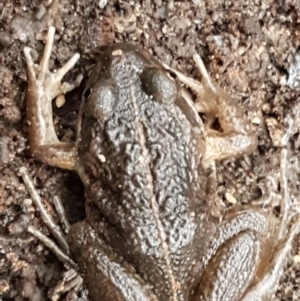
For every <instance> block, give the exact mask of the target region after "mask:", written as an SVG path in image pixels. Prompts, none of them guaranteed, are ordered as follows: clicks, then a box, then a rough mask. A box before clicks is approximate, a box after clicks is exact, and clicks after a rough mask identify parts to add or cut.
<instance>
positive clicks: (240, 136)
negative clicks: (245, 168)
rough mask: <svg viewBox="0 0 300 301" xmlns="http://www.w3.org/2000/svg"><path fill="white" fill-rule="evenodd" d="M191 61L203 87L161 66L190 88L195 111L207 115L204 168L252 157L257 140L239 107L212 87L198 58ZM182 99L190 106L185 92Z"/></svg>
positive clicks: (183, 91)
mask: <svg viewBox="0 0 300 301" xmlns="http://www.w3.org/2000/svg"><path fill="white" fill-rule="evenodd" d="M194 61H195V64H196V66H197V67H198V69H199V71H200V73H201V74H202V77H203V81H204V83H203V84H202V83H200V82H198V81H196V80H194V79H192V78H190V77H187V76H186V75H184V74H182V73H181V72H179V71H177V70H174V69H172V68H170V67H168V66H166V65H164V66H165V68H166V69H167V70H170V71H171V72H173V73H174V74H175V75H176V76H177V77H178V79H179V80H180V81H181V82H182V83H183V84H184V85H186V86H187V87H189V88H190V90H191V91H192V92H193V94H195V96H196V101H195V102H196V103H195V106H196V109H197V111H198V112H199V113H204V114H205V115H206V118H207V120H206V122H205V131H206V134H205V136H206V152H205V155H204V157H203V163H204V165H206V164H209V162H211V161H214V160H221V159H226V158H230V157H234V156H238V155H241V154H244V153H251V152H252V151H253V150H254V149H255V147H256V145H257V138H256V135H255V133H254V132H253V131H252V125H251V123H250V122H249V121H248V120H247V118H246V116H245V113H244V112H243V110H242V108H241V106H240V105H239V104H238V103H237V102H236V101H235V100H234V99H232V98H231V97H230V96H229V95H228V94H226V93H225V91H223V90H221V89H219V88H217V87H215V86H214V85H213V84H212V81H211V79H210V77H209V75H208V73H207V70H206V69H205V66H204V64H203V61H202V60H201V58H200V56H199V55H194ZM182 96H183V97H184V98H185V99H186V100H187V101H188V102H190V99H187V98H188V97H189V96H188V93H187V92H186V90H184V89H183V90H182ZM215 119H218V121H219V124H220V127H221V129H222V130H221V131H220V130H219V129H218V130H217V129H214V128H213V124H214V121H215Z"/></svg>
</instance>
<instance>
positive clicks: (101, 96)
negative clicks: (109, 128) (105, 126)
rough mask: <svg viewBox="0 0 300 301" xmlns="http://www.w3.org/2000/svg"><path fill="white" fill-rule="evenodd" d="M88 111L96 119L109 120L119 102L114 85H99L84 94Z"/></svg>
mask: <svg viewBox="0 0 300 301" xmlns="http://www.w3.org/2000/svg"><path fill="white" fill-rule="evenodd" d="M84 97H85V98H86V101H85V102H86V109H87V110H88V112H89V113H90V114H91V115H92V116H93V117H94V118H107V117H108V116H110V115H111V113H112V112H113V111H114V109H115V106H116V100H117V91H116V88H115V87H114V86H112V85H99V86H98V87H96V88H95V89H87V90H86V91H85V92H84Z"/></svg>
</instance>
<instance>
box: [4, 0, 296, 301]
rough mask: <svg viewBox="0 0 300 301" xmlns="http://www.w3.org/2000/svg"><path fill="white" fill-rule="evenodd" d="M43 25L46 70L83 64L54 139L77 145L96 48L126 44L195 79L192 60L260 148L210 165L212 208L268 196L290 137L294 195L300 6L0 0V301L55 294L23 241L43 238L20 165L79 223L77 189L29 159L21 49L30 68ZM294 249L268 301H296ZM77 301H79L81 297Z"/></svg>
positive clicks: (36, 247) (51, 277)
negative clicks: (240, 111)
mask: <svg viewBox="0 0 300 301" xmlns="http://www.w3.org/2000/svg"><path fill="white" fill-rule="evenodd" d="M49 25H54V26H55V28H56V36H55V39H56V41H55V46H54V50H53V54H52V59H51V62H50V68H51V69H52V70H53V68H58V67H59V66H61V65H62V64H63V63H64V62H65V61H66V60H67V59H68V58H70V57H71V56H72V54H74V53H75V52H79V53H80V54H81V59H80V61H79V63H77V65H76V66H75V68H73V69H72V70H71V71H70V72H69V73H68V75H67V76H66V80H67V81H75V80H76V78H77V76H78V75H83V77H84V80H83V83H82V84H81V85H80V87H79V88H77V89H75V90H74V91H72V92H71V93H69V94H68V95H67V97H66V103H65V105H64V106H62V107H61V108H57V107H56V106H55V104H54V120H55V125H56V127H57V132H58V135H59V138H60V139H61V140H63V141H70V140H72V139H74V137H75V130H76V116H77V113H78V108H79V103H80V99H81V93H82V91H83V87H84V82H85V79H86V78H87V76H88V72H89V70H90V69H91V67H92V66H93V62H94V58H95V57H96V56H97V51H96V50H97V47H101V46H103V45H107V44H111V43H119V42H130V43H134V44H137V45H140V46H141V47H143V48H145V49H147V50H148V51H150V52H151V53H153V55H154V56H156V57H157V58H158V59H159V60H160V61H162V62H164V63H166V64H169V65H171V66H172V67H174V68H176V69H179V70H181V71H182V72H183V73H185V74H188V75H190V76H193V77H195V78H196V77H198V78H199V74H198V72H197V71H196V69H195V65H194V63H193V60H192V56H193V54H194V53H199V54H200V56H201V57H202V58H203V60H204V62H205V65H206V66H207V69H208V72H209V74H210V75H211V77H212V78H213V80H214V81H215V82H216V83H218V85H219V86H220V87H222V88H223V89H225V90H226V91H227V92H229V93H230V94H231V95H232V96H234V97H235V98H236V99H237V100H238V101H239V103H240V104H241V105H242V106H243V108H244V110H245V114H247V115H248V118H249V119H250V120H251V121H252V124H253V127H254V128H255V130H256V132H257V135H258V141H259V143H258V144H259V145H258V148H257V150H256V151H255V152H254V153H253V154H251V155H249V156H244V157H242V158H238V159H232V160H226V161H223V162H220V163H218V166H217V176H218V195H219V197H220V200H221V203H222V204H221V205H224V206H235V205H237V204H243V205H244V204H248V203H251V202H254V201H255V200H257V199H259V198H260V197H261V196H264V195H266V194H267V193H268V187H267V186H268V182H267V180H266V179H267V176H269V175H272V173H276V172H277V173H278V169H279V166H278V165H279V164H278V162H279V150H280V147H281V146H284V145H285V144H286V143H284V142H283V138H284V134H285V133H286V132H287V131H288V130H290V136H291V139H290V142H289V143H288V148H289V156H290V160H293V167H294V168H293V170H291V171H289V172H290V173H293V181H292V183H290V189H291V195H293V196H294V198H295V199H296V198H297V197H298V196H299V187H300V183H299V175H300V168H299V167H300V165H299V147H300V139H299V133H298V132H299V129H298V126H297V124H299V122H298V119H299V121H300V106H299V104H298V97H299V92H298V91H299V85H300V54H299V53H298V52H299V46H300V45H299V44H300V1H298V0H285V1H280V0H253V1H251V0H245V1H238V0H236V1H230V0H228V1H227V0H222V1H220V0H214V1H210V0H202V1H200V0H193V1H192V0H190V1H173V0H169V1H163V0H154V1H150V0H145V1H121V0H119V1H117V0H98V1H92V0H74V1H70V0H60V1H58V0H54V2H52V1H51V0H48V1H47V0H45V1H39V0H32V1H30V0H18V1H7V0H0V300H16V301H22V300H34V301H40V300H45V299H46V298H51V296H52V299H53V300H54V297H53V290H54V289H55V287H56V285H57V283H58V282H59V281H60V280H62V279H63V273H64V272H66V269H65V267H64V266H63V265H62V264H61V263H60V262H59V261H58V260H57V258H56V256H55V255H53V254H52V252H50V251H49V250H48V249H47V248H46V247H45V246H44V245H43V244H42V243H40V242H39V241H38V240H37V239H36V238H35V237H33V236H32V235H31V234H29V233H28V232H27V228H28V226H29V225H34V226H35V227H37V228H39V229H40V230H41V231H42V232H43V233H45V234H46V235H50V234H49V231H48V229H47V228H46V227H45V225H44V224H43V223H42V221H41V219H40V215H39V213H38V212H37V209H36V208H35V207H34V205H33V203H32V200H31V199H30V196H29V193H28V191H27V189H26V187H25V185H24V183H23V181H22V178H21V176H20V173H19V169H20V167H22V166H26V167H27V169H28V170H29V173H30V175H31V176H32V178H33V180H34V185H35V187H36V188H37V191H38V193H39V194H40V196H41V197H42V200H43V202H44V203H45V204H46V208H47V210H48V211H49V212H50V213H51V214H53V217H54V218H55V219H56V220H57V217H56V215H55V213H54V209H53V205H52V199H53V196H55V195H57V196H59V197H60V198H61V200H62V202H63V204H64V206H65V208H66V212H67V216H68V218H69V220H70V222H71V223H74V222H75V221H78V220H81V219H83V218H84V191H83V186H82V184H81V182H80V180H79V178H78V177H77V175H75V174H74V173H72V172H68V171H64V170H59V169H56V168H51V167H49V166H46V165H44V164H41V163H40V162H37V161H36V160H34V159H33V158H32V156H31V155H30V153H29V151H28V142H27V125H26V123H25V118H24V112H25V110H24V101H25V93H26V88H27V82H26V69H25V60H24V55H23V48H24V47H25V46H30V47H32V48H33V49H34V50H35V51H34V52H33V56H34V59H38V58H40V56H41V53H42V50H43V48H44V42H45V37H46V33H47V28H48V27H49ZM291 123H292V125H291ZM235 203H237V204H235ZM275 207H276V206H275ZM299 248H300V244H299V237H297V239H296V241H295V242H294V248H293V251H292V253H291V255H290V257H289V258H288V261H287V265H286V268H285V270H284V273H283V275H282V277H281V282H280V287H279V289H278V291H277V293H276V295H275V296H274V300H284V301H287V300H291V301H292V300H300V288H299V283H300V263H299V259H298V256H296V255H297V254H300V249H299ZM64 298H67V297H65V296H61V299H60V300H65V299H64ZM77 298H78V300H88V296H87V292H86V290H84V289H82V290H81V291H80V292H79V294H78V296H77Z"/></svg>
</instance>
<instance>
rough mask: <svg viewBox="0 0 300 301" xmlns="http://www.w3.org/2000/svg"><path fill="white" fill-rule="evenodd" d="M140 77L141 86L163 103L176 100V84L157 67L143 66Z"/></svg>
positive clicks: (170, 102)
mask: <svg viewBox="0 0 300 301" xmlns="http://www.w3.org/2000/svg"><path fill="white" fill-rule="evenodd" d="M140 77H141V81H142V88H143V90H144V91H145V92H146V93H147V94H148V95H151V96H153V98H154V99H156V100H159V101H161V102H162V103H164V104H172V103H174V102H175V101H176V98H177V94H178V87H177V84H176V82H175V81H174V80H173V79H172V78H170V77H168V75H167V74H166V73H164V72H162V71H161V70H159V69H157V68H145V69H144V70H143V72H142V73H141V75H140Z"/></svg>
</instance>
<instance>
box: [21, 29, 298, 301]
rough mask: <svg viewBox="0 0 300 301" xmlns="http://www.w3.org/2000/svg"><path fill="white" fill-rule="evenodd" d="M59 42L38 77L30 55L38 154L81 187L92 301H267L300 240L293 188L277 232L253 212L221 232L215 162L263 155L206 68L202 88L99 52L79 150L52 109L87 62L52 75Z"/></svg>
mask: <svg viewBox="0 0 300 301" xmlns="http://www.w3.org/2000/svg"><path fill="white" fill-rule="evenodd" d="M54 34H55V30H54V28H53V27H51V28H50V29H49V33H48V38H47V43H46V46H45V51H44V54H43V57H42V60H41V63H40V65H39V66H37V65H35V64H34V63H33V61H32V58H31V55H30V49H29V48H27V47H26V48H25V49H24V53H25V57H26V62H27V67H28V81H29V84H28V93H27V121H28V124H29V143H30V150H31V152H32V154H33V155H34V156H35V157H36V158H37V159H39V160H41V161H42V162H45V163H47V164H50V165H52V166H57V167H61V168H66V169H70V170H75V171H77V172H78V174H79V176H80V177H81V179H82V181H83V183H84V185H85V194H86V219H85V220H84V221H82V222H79V223H77V224H75V225H73V226H72V228H71V231H70V232H69V234H68V237H67V240H68V243H69V247H70V250H71V254H72V255H73V257H74V258H75V259H76V261H77V262H78V264H79V267H80V271H81V273H82V275H83V278H84V281H85V283H86V285H87V287H88V289H89V292H90V295H91V297H92V299H93V300H95V301H96V300H101V301H112V300H122V301H131V300H139V301H150V300H159V301H166V300H168V301H171V300H172V301H175V300H176V301H179V300H185V301H187V300H206V301H213V300H214V301H215V300H220V301H221V300H222V301H225V300H228V301H229V300H230V301H246V300H247V301H248V300H249V301H250V300H251V301H253V300H265V298H267V297H268V296H269V295H270V294H271V293H272V292H273V291H274V289H275V287H276V284H277V282H278V279H279V271H280V270H281V268H282V265H283V263H284V259H285V257H286V254H287V252H288V251H289V250H290V247H291V241H292V239H293V237H294V236H295V234H296V233H297V232H298V230H299V229H298V228H299V222H298V221H297V222H293V223H290V220H291V215H292V214H291V209H290V205H289V198H288V196H287V193H286V185H284V184H285V183H283V186H282V187H283V188H282V191H283V197H282V198H281V205H282V206H281V208H282V214H281V217H280V221H279V222H277V220H276V219H275V218H274V217H272V216H270V215H268V214H267V213H266V212H264V211H263V210H261V209H256V208H239V210H238V209H235V210H234V211H228V212H227V213H226V214H225V215H224V217H223V218H222V219H221V220H220V219H219V218H217V217H216V216H214V214H213V213H214V212H215V211H216V205H215V203H214V202H212V198H211V197H210V196H208V195H207V191H208V189H207V186H206V183H205V182H206V181H205V179H206V174H205V170H206V167H207V166H209V165H211V162H213V161H214V160H216V159H224V158H228V157H232V156H237V155H241V154H244V153H246V152H251V151H252V150H253V149H254V148H255V147H256V137H255V135H254V134H253V132H252V130H251V125H250V123H249V122H248V121H247V120H246V119H245V118H244V113H243V111H242V110H241V108H240V106H239V105H238V104H237V103H235V102H234V101H233V100H232V99H231V98H230V97H229V96H228V95H227V94H226V93H224V92H223V91H221V90H220V89H217V88H215V87H214V86H213V85H212V84H211V82H210V80H209V77H208V75H207V73H206V71H205V68H204V66H203V65H202V61H201V60H200V58H199V57H198V56H195V61H196V64H197V66H198V67H199V69H200V71H201V73H202V75H203V76H204V80H205V83H204V84H201V83H199V82H196V81H195V80H193V79H190V78H188V77H186V76H184V75H182V74H181V73H179V72H177V71H174V70H173V71H172V70H171V69H170V68H168V67H167V66H163V65H162V64H160V63H159V62H158V61H156V60H155V59H154V58H153V57H152V56H151V55H150V54H149V53H148V52H147V51H144V50H141V49H139V48H138V47H136V46H132V45H126V44H122V45H114V46H112V47H107V48H104V49H102V50H101V51H100V52H99V60H98V62H97V64H96V66H95V67H94V70H93V72H92V75H91V77H90V79H89V81H88V83H87V86H86V88H85V92H84V95H83V102H82V107H81V113H80V118H79V131H78V139H77V141H76V143H63V142H60V141H59V140H58V138H57V136H56V133H55V129H54V125H53V120H52V107H51V106H52V105H51V103H52V100H53V99H54V98H56V97H58V96H59V95H62V94H64V93H65V92H66V91H67V90H68V86H67V85H64V84H61V80H62V78H63V76H64V75H65V74H66V73H67V72H68V71H69V70H70V69H71V68H72V67H73V66H74V65H75V63H76V62H77V61H78V59H79V55H78V54H76V55H74V57H73V58H71V59H70V61H69V62H67V63H66V64H65V65H64V66H63V67H62V68H61V69H59V70H57V71H56V72H55V73H51V72H50V71H49V69H48V61H49V58H50V55H51V49H52V45H53V41H54ZM170 72H174V73H175V74H176V75H177V77H178V79H179V80H180V81H182V82H184V83H185V84H186V85H188V86H189V87H190V88H191V90H192V91H193V92H194V93H195V94H196V96H197V101H198V108H200V110H201V111H202V113H205V114H206V115H207V116H208V117H209V116H211V117H216V116H217V117H218V120H219V123H220V126H221V128H222V132H220V131H216V130H213V129H212V128H211V127H209V126H207V125H204V124H203V123H202V121H201V119H200V117H199V114H198V112H197V110H196V108H195V105H194V104H193V102H192V101H191V99H190V97H189V94H188V93H187V90H185V89H184V88H183V87H181V86H180V85H179V83H178V80H176V79H174V78H172V77H171V76H170ZM284 159H285V152H283V155H282V162H285V161H284ZM288 225H291V227H289V226H288ZM275 226H276V227H275Z"/></svg>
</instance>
